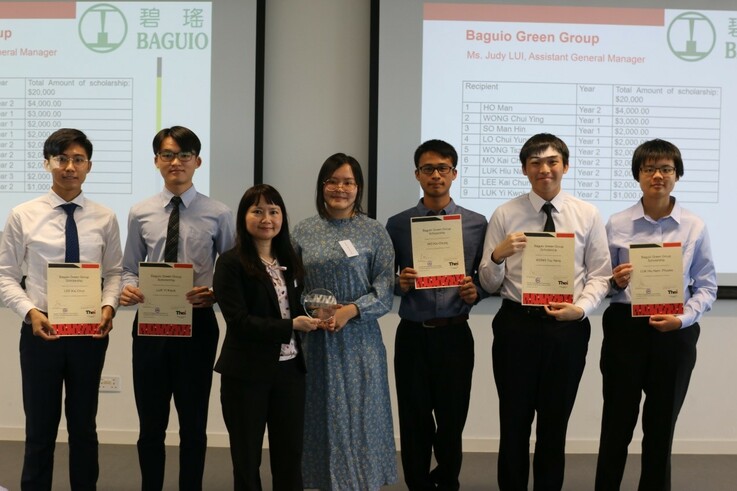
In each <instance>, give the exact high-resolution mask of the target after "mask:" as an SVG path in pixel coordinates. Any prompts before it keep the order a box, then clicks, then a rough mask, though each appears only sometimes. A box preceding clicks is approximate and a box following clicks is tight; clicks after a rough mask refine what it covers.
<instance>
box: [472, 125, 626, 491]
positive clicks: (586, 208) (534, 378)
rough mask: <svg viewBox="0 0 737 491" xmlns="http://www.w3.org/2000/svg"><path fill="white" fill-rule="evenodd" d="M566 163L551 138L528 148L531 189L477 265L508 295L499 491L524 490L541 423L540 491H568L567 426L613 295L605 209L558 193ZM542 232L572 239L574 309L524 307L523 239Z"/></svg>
mask: <svg viewBox="0 0 737 491" xmlns="http://www.w3.org/2000/svg"><path fill="white" fill-rule="evenodd" d="M568 155H569V153H568V146H567V145H566V144H565V142H563V140H561V139H560V138H558V137H556V136H555V135H551V134H548V133H541V134H538V135H535V136H532V137H531V138H530V139H528V140H527V141H526V142H525V143H524V145H522V148H521V149H520V153H519V158H520V162H521V164H522V169H521V170H522V174H524V175H525V176H527V179H528V180H529V181H530V192H529V193H524V194H521V195H519V196H517V197H516V198H513V199H511V200H509V201H507V202H506V203H504V204H502V205H501V206H499V207H498V208H497V209H496V210H495V211H494V213H493V214H492V216H491V220H489V227H488V229H487V232H486V241H485V243H484V253H483V258H482V260H481V265H480V266H479V275H480V278H481V285H482V286H483V287H484V288H485V289H486V290H487V291H490V292H491V291H496V290H497V289H498V288H499V287H501V290H500V294H501V297H502V306H501V308H500V309H499V311H498V312H497V314H496V315H495V316H494V320H493V322H492V329H493V331H494V343H493V345H492V363H493V366H494V380H495V382H496V389H497V394H498V396H499V423H500V431H501V434H500V441H499V459H498V472H497V480H498V483H499V489H500V490H501V491H508V490H518V489H527V482H528V479H529V468H530V432H531V426H532V422H533V419H535V416H536V415H537V423H536V425H537V426H536V436H537V438H536V443H535V459H534V464H533V475H534V481H535V484H534V487H535V489H545V490H549V491H553V490H560V489H562V487H563V473H564V468H565V444H566V431H567V429H568V418H569V417H570V414H571V410H572V409H573V403H574V402H575V400H576V392H577V391H578V384H579V382H580V380H581V375H582V374H583V369H584V365H585V364H586V352H587V350H588V342H589V336H590V334H591V324H590V322H589V319H588V316H589V315H590V314H591V313H592V312H593V311H594V309H596V307H597V306H598V305H599V303H600V302H601V300H602V299H603V298H604V297H605V296H606V294H607V291H608V289H609V277H610V276H611V272H612V270H611V266H610V262H609V251H608V249H607V241H606V232H605V230H604V223H603V222H602V220H601V217H600V216H599V211H598V210H597V209H596V207H595V206H593V205H591V204H589V203H586V202H584V201H582V200H580V199H578V198H576V197H574V196H572V195H570V194H568V193H566V192H565V191H563V190H562V189H561V183H562V180H563V176H564V175H565V174H566V173H567V172H568ZM540 231H547V232H552V231H557V232H566V233H569V234H572V235H573V239H574V248H575V249H574V250H575V259H574V263H573V265H572V272H573V302H552V301H551V302H549V303H548V304H547V305H544V306H539V307H537V306H528V305H522V286H523V278H522V257H523V253H522V252H523V251H524V250H525V246H526V245H527V236H526V235H525V232H540Z"/></svg>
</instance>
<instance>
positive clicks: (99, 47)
mask: <svg viewBox="0 0 737 491" xmlns="http://www.w3.org/2000/svg"><path fill="white" fill-rule="evenodd" d="M78 28H79V38H80V39H81V40H82V43H83V44H84V45H85V46H86V47H87V48H88V49H90V50H92V51H95V52H97V53H109V52H111V51H115V50H116V49H118V48H119V47H120V45H122V44H123V41H125V37H126V35H127V34H128V22H127V21H126V20H125V15H123V12H121V11H120V9H118V8H117V7H114V6H113V5H110V4H108V3H99V4H97V5H93V6H92V7H90V8H88V9H87V10H86V11H85V12H84V14H82V17H80V19H79V26H78Z"/></svg>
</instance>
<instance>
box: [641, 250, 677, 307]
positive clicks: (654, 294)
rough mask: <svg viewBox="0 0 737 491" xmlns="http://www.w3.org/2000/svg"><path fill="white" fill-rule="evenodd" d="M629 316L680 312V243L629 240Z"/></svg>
mask: <svg viewBox="0 0 737 491" xmlns="http://www.w3.org/2000/svg"><path fill="white" fill-rule="evenodd" d="M630 263H631V264H632V279H631V281H630V285H629V287H630V298H631V300H632V316H633V317H648V316H652V315H677V314H682V313H683V299H684V295H683V254H682V249H681V244H680V243H663V244H631V245H630Z"/></svg>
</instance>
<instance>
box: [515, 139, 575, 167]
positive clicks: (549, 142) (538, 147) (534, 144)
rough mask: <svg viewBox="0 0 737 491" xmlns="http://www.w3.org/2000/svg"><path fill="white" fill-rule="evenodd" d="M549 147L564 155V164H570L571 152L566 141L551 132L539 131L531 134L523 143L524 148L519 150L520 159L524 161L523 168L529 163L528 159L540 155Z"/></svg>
mask: <svg viewBox="0 0 737 491" xmlns="http://www.w3.org/2000/svg"><path fill="white" fill-rule="evenodd" d="M548 147H551V148H552V149H553V150H555V151H556V152H558V153H559V154H560V155H561V156H562V157H563V165H564V166H567V165H568V157H569V156H570V152H569V151H568V145H566V142H564V141H563V140H561V139H560V138H558V137H557V136H555V135H552V134H550V133H538V134H537V135H534V136H531V137H530V139H529V140H527V141H526V142H525V144H524V145H522V148H521V149H520V151H519V160H520V162H522V168H524V167H525V164H527V159H529V158H530V157H534V156H536V155H540V154H541V153H543V152H544V151H545V150H547V149H548Z"/></svg>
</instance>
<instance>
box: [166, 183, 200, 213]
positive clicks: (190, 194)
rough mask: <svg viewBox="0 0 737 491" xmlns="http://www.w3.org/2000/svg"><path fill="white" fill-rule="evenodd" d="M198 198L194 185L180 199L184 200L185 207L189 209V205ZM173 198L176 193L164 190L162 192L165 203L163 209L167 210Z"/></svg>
mask: <svg viewBox="0 0 737 491" xmlns="http://www.w3.org/2000/svg"><path fill="white" fill-rule="evenodd" d="M196 196H197V190H196V189H195V187H194V184H192V186H190V188H189V189H187V190H186V191H185V192H183V193H182V194H181V195H180V196H179V197H180V198H182V204H183V205H184V207H185V208H189V205H190V204H191V203H192V201H194V199H195V197H196ZM173 197H174V193H172V192H171V191H169V190H168V189H166V188H164V189H163V190H162V191H161V199H162V201H163V203H162V207H164V208H166V206H167V205H168V204H169V202H170V201H171V199H172V198H173Z"/></svg>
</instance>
